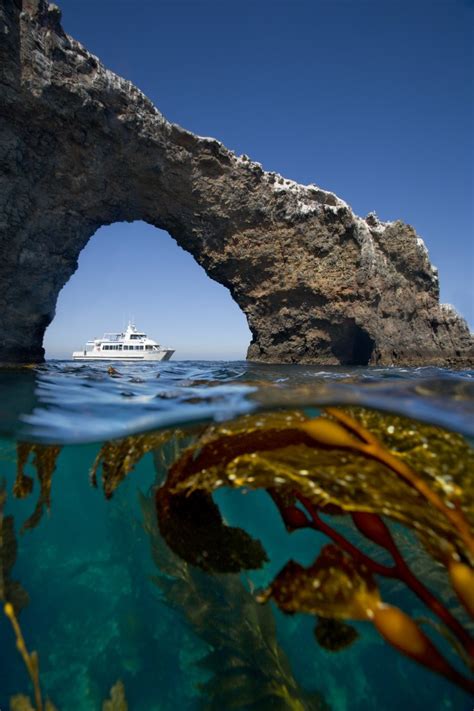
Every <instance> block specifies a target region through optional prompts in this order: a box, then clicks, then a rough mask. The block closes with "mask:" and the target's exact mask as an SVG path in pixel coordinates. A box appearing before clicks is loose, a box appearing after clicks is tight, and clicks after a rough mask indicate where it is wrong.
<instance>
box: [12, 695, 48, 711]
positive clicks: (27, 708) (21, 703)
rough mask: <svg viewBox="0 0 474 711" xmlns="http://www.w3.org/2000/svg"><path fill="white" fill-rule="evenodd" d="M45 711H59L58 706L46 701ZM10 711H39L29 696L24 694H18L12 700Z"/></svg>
mask: <svg viewBox="0 0 474 711" xmlns="http://www.w3.org/2000/svg"><path fill="white" fill-rule="evenodd" d="M43 708H44V711H58V709H57V708H56V706H54V704H52V703H51V701H49V700H48V701H46V704H45V705H44V707H43ZM10 711H37V710H36V709H35V707H34V706H32V704H31V700H30V698H29V696H25V695H24V694H16V695H15V696H12V697H11V699H10Z"/></svg>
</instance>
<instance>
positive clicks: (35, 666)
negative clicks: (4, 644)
mask: <svg viewBox="0 0 474 711" xmlns="http://www.w3.org/2000/svg"><path fill="white" fill-rule="evenodd" d="M3 611H4V613H5V615H6V616H7V617H8V619H9V620H10V623H11V625H12V628H13V632H14V634H15V638H16V648H17V650H18V652H19V653H20V655H21V658H22V659H23V662H24V664H25V667H26V670H27V672H28V676H29V677H30V680H31V683H32V685H33V690H34V700H35V705H34V706H33V705H32V703H31V701H30V699H29V698H28V697H27V696H24V695H22V694H19V695H17V696H14V697H13V698H12V699H11V700H10V708H11V709H13V711H30V709H31V711H56V710H55V707H54V706H53V704H52V703H51V702H50V701H49V700H47V701H46V704H45V705H44V704H43V698H42V693H41V684H40V676H39V657H38V653H37V652H35V651H33V652H29V651H28V649H27V647H26V643H25V639H24V637H23V632H22V631H21V627H20V623H19V622H18V618H17V616H16V614H15V610H14V609H13V605H11V604H10V603H9V602H7V603H5V605H4V607H3Z"/></svg>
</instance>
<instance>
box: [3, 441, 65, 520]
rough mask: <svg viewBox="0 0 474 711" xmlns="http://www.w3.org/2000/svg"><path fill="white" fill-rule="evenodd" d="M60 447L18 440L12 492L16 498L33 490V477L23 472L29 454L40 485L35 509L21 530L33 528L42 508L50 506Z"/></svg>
mask: <svg viewBox="0 0 474 711" xmlns="http://www.w3.org/2000/svg"><path fill="white" fill-rule="evenodd" d="M60 451H61V447H58V446H56V445H46V444H31V443H27V442H20V443H19V444H18V447H17V476H16V480H15V483H14V485H13V493H14V495H15V496H16V497H17V498H24V497H26V496H29V494H31V492H32V490H33V479H32V478H31V477H30V476H28V475H27V474H25V471H24V470H25V466H26V464H27V462H28V459H29V456H30V454H32V455H33V466H34V467H35V469H36V476H37V478H38V481H39V485H40V492H39V496H38V501H37V503H36V506H35V510H34V511H33V513H32V514H31V516H30V517H29V518H28V519H27V520H26V521H25V523H24V524H23V526H22V529H21V530H22V532H23V531H25V530H27V529H29V528H35V527H36V526H37V525H38V523H39V522H40V520H41V518H42V516H43V512H44V509H45V508H46V509H47V510H48V511H49V509H50V508H51V483H52V478H53V474H54V471H55V469H56V462H57V459H58V456H59V453H60Z"/></svg>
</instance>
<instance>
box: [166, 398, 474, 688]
mask: <svg viewBox="0 0 474 711" xmlns="http://www.w3.org/2000/svg"><path fill="white" fill-rule="evenodd" d="M428 443H429V444H428ZM473 471H474V453H473V451H472V450H471V448H470V447H469V446H468V444H467V443H466V442H465V440H464V439H463V438H462V437H461V436H460V435H457V434H453V433H450V432H445V431H444V430H440V429H439V428H438V427H433V426H430V425H425V424H420V423H418V422H416V423H415V422H412V421H410V420H407V419H406V418H401V417H398V416H390V415H389V416H385V415H384V416H381V415H379V414H377V413H374V412H370V413H367V411H365V410H361V409H355V408H353V409H347V410H341V409H337V408H328V410H327V411H326V412H325V414H324V416H322V417H318V418H315V419H308V418H307V417H306V416H305V415H304V414H303V413H301V412H272V413H269V414H260V415H258V416H246V417H243V418H240V419H239V420H237V421H235V422H232V423H230V424H228V423H226V424H225V425H217V426H214V427H210V428H209V429H208V431H207V432H206V433H205V434H204V435H203V436H202V437H201V438H200V439H199V440H198V441H197V442H196V443H195V444H194V445H192V446H191V447H189V448H188V450H186V451H185V452H184V453H183V455H182V456H181V457H180V458H179V459H178V461H176V462H175V463H174V464H173V465H172V466H171V468H170V470H169V474H168V479H167V481H166V483H165V485H164V486H163V487H161V489H159V490H158V491H157V494H156V509H157V515H158V520H159V525H160V528H161V530H162V532H163V533H164V535H165V537H166V534H167V529H168V523H167V521H166V513H167V511H169V510H172V509H173V508H179V506H180V505H181V504H182V502H185V501H186V500H189V499H191V498H192V497H196V496H198V495H201V497H202V499H201V500H205V497H204V496H202V495H203V494H206V495H210V494H212V492H213V491H215V490H216V489H218V488H220V487H222V486H230V487H242V486H245V487H247V488H264V489H266V490H267V491H268V492H269V493H270V495H271V496H272V498H273V500H274V502H275V504H276V505H277V507H278V509H279V511H280V514H281V516H282V519H283V521H284V522H285V524H286V526H287V529H288V530H289V531H293V530H297V529H301V528H312V529H314V530H316V531H318V532H321V533H324V534H325V535H326V536H327V537H328V538H329V539H330V540H331V544H330V545H329V546H327V547H326V548H324V549H323V550H322V551H321V553H320V555H319V557H318V558H317V560H316V561H315V563H314V564H313V565H312V566H310V567H309V568H303V567H302V566H300V565H298V564H296V563H294V562H293V561H290V562H289V563H288V564H287V565H286V566H285V567H284V568H283V570H282V571H281V572H280V574H279V575H278V576H277V577H276V579H275V580H274V582H273V583H272V585H271V586H270V587H269V588H268V590H266V591H265V592H264V593H262V594H261V595H260V597H259V599H260V600H261V601H262V602H263V601H266V600H268V599H269V598H273V599H274V600H275V602H276V603H277V604H278V605H279V606H280V607H281V608H282V609H283V610H284V611H286V612H291V613H292V612H301V611H302V612H307V613H310V614H314V615H317V616H318V617H319V616H322V617H325V618H331V619H335V618H337V619H340V618H342V619H356V620H361V619H362V620H368V621H370V622H372V623H373V624H374V626H375V627H376V628H377V630H378V631H379V632H380V634H381V635H382V637H384V639H385V640H386V641H388V642H389V643H390V644H391V645H392V646H394V647H395V648H397V649H398V650H399V651H401V652H402V653H404V654H405V655H407V656H409V657H411V658H412V659H415V660H416V661H418V662H419V663H421V664H423V665H424V666H426V667H427V668H430V669H432V670H433V671H435V672H437V673H439V674H441V675H443V676H445V677H446V678H448V679H449V680H450V681H452V682H454V683H456V684H458V685H459V686H461V687H462V688H464V689H465V690H467V691H473V690H474V684H473V683H472V682H471V681H470V680H469V679H468V678H467V677H465V676H463V675H462V674H461V673H460V672H458V671H457V670H456V669H455V668H454V667H453V666H452V665H451V664H450V663H449V662H448V661H447V660H445V659H444V658H443V657H442V656H441V654H440V653H439V651H438V650H437V648H436V647H435V646H434V644H433V643H432V642H431V640H430V639H429V638H428V637H427V636H426V634H425V633H424V632H423V630H422V629H421V627H420V626H419V625H418V624H417V623H416V622H415V621H414V620H412V619H411V618H410V617H409V616H408V615H406V614H405V613H404V612H403V611H402V610H399V609H398V608H395V607H392V606H390V605H387V604H385V602H383V601H382V600H381V596H380V593H379V590H378V584H377V581H376V578H377V576H382V577H386V578H391V579H395V580H398V581H399V582H401V583H403V585H404V586H406V587H407V588H408V589H410V590H411V591H412V592H414V593H415V594H416V595H417V596H418V597H419V599H420V600H422V601H423V603H424V604H425V605H426V606H427V607H428V609H429V610H430V611H431V612H432V613H433V614H434V615H435V616H437V617H438V618H439V621H440V623H441V624H442V625H443V626H444V627H445V628H446V630H448V633H449V634H448V635H445V636H446V638H448V636H449V635H452V636H454V637H455V638H456V642H457V643H459V644H461V646H462V648H463V651H464V653H463V655H458V656H460V658H461V661H466V659H468V660H471V661H470V662H468V667H470V668H472V659H473V657H474V640H473V639H472V637H471V635H470V633H469V631H468V630H467V629H466V628H465V627H464V626H463V625H462V623H461V622H460V621H459V620H458V619H457V618H456V617H455V616H454V615H453V613H452V612H451V611H450V610H449V609H448V608H447V607H446V605H445V604H443V603H442V602H441V601H439V600H438V599H437V598H436V597H435V596H434V595H433V594H432V593H431V591H430V590H429V589H428V588H427V587H426V586H425V585H424V583H423V582H422V581H421V580H420V579H419V578H417V577H416V576H415V575H414V573H413V572H412V571H411V569H410V567H409V566H408V564H407V563H406V561H405V559H404V557H403V555H402V553H401V552H400V549H399V548H398V546H397V545H396V543H395V540H394V538H393V536H392V535H391V532H390V530H389V529H388V527H387V525H386V524H385V523H384V521H383V520H382V518H381V516H384V517H387V518H389V519H392V520H394V521H396V522H398V523H401V524H403V525H404V526H406V527H407V528H408V529H410V530H411V531H412V532H413V533H414V534H415V535H416V537H417V538H418V539H419V541H420V542H421V544H422V546H423V547H424V548H425V550H426V551H427V552H428V553H429V555H431V556H432V558H433V559H434V560H435V561H437V562H438V563H440V564H442V565H443V566H444V567H445V569H446V570H447V572H448V575H449V579H450V583H451V587H452V589H453V591H454V592H455V593H456V595H457V597H458V599H459V601H460V602H461V603H462V605H463V606H464V608H465V610H466V611H467V612H468V613H470V614H471V615H472V614H473V611H474V609H473V608H474V601H473V599H472V595H473V590H474V572H473V570H472V568H471V564H472V560H473V559H474V537H473V535H472V525H473V521H474V484H473V480H472V472H473ZM195 501H196V502H197V499H195ZM164 502H165V504H166V506H165V505H164ZM321 513H329V514H331V513H338V514H345V515H350V516H351V518H352V521H353V523H354V525H355V526H356V528H357V529H358V531H359V533H360V534H362V536H363V537H364V538H365V539H366V540H367V541H370V542H371V543H375V544H376V545H377V546H379V547H380V548H382V549H384V550H385V552H386V553H388V554H389V555H390V557H391V558H392V564H391V565H386V564H383V563H380V562H378V561H377V560H376V559H374V558H373V557H371V556H369V555H367V554H366V553H364V552H363V551H362V550H361V549H359V548H358V547H356V546H355V545H354V544H353V543H352V542H351V541H350V540H349V539H347V538H345V537H344V535H342V534H341V533H340V532H339V531H338V530H337V528H334V527H333V526H331V525H330V524H329V523H327V522H326V521H325V520H324V519H323V518H321V515H320V514H321ZM202 515H203V518H205V516H206V511H205V509H203V510H202ZM203 518H201V519H199V517H198V513H197V512H195V516H194V520H195V521H198V520H199V526H200V527H202V526H203V525H204V522H203ZM163 522H164V523H163ZM190 526H192V521H191V522H190ZM189 535H191V533H190V534H189ZM167 540H168V542H169V543H170V545H171V546H172V547H173V542H172V541H171V542H170V540H169V537H168V538H167ZM175 550H177V548H176V547H175ZM193 562H194V563H195V564H198V565H200V566H201V567H205V566H204V565H203V564H202V560H201V559H199V558H195V559H194V561H193ZM242 567H245V562H244V561H242ZM348 637H350V635H348ZM453 649H454V651H456V646H455V645H453Z"/></svg>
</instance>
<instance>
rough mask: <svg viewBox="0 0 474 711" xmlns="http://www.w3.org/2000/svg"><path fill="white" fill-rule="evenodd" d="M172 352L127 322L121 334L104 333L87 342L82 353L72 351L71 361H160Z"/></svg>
mask: <svg viewBox="0 0 474 711" xmlns="http://www.w3.org/2000/svg"><path fill="white" fill-rule="evenodd" d="M173 353H174V350H172V349H171V348H163V346H160V345H159V344H158V343H157V342H156V341H154V340H153V339H152V338H148V336H147V335H146V333H143V332H142V331H138V330H137V329H136V327H135V326H134V324H133V323H132V322H129V324H128V326H127V328H126V330H125V331H124V332H123V333H104V335H103V337H102V338H95V339H94V340H92V341H87V343H86V347H85V348H84V350H82V351H74V353H73V354H72V359H73V360H120V361H141V360H145V361H160V360H169V359H170V358H171V356H172V355H173Z"/></svg>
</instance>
